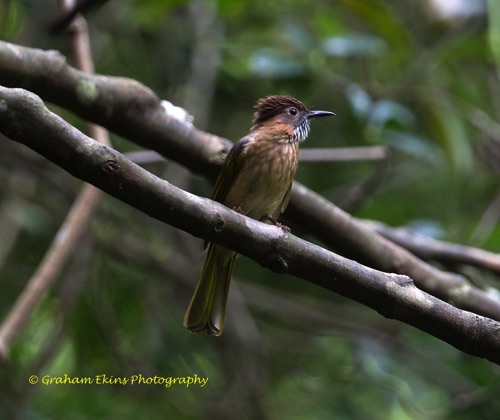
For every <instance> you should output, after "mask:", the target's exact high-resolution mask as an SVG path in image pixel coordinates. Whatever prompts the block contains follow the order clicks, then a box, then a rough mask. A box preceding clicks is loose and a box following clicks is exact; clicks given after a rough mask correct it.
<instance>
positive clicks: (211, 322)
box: [184, 244, 236, 336]
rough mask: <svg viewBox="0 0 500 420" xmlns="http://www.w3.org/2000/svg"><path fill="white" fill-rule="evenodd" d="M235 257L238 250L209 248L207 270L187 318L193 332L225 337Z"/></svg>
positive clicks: (200, 280)
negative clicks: (225, 315) (225, 319)
mask: <svg viewBox="0 0 500 420" xmlns="http://www.w3.org/2000/svg"><path fill="white" fill-rule="evenodd" d="M235 258H236V253H235V252H234V251H231V250H229V249H226V248H223V247H220V246H218V245H214V244H210V245H209V247H208V254H207V259H206V260H205V265H204V267H203V271H202V273H201V276H200V279H199V280H198V284H197V286H196V290H195V291H194V294H193V297H192V298H191V302H190V304H189V306H188V308H187V311H186V315H185V316H184V325H185V326H186V328H187V329H188V330H190V331H191V332H199V333H203V334H207V335H217V336H218V335H221V333H222V330H223V328H224V314H225V312H226V302H227V295H228V292H229V284H230V282H231V275H232V272H233V266H234V260H235Z"/></svg>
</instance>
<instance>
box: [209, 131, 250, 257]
mask: <svg viewBox="0 0 500 420" xmlns="http://www.w3.org/2000/svg"><path fill="white" fill-rule="evenodd" d="M251 141H253V137H251V136H245V137H243V138H242V139H240V140H239V141H238V142H236V143H235V144H234V146H233V147H232V148H231V150H230V151H229V153H228V154H227V156H226V160H225V161H224V165H223V166H222V168H221V170H220V172H219V176H218V177H217V180H216V181H215V187H214V191H213V193H212V200H214V201H217V202H219V203H222V204H224V201H225V200H226V197H227V195H228V193H229V190H230V189H231V187H232V186H233V185H234V182H235V180H236V178H237V177H238V175H239V174H240V172H241V170H242V168H243V164H244V160H245V159H243V153H244V151H245V148H246V146H247V145H248V143H249V142H251ZM209 243H210V242H208V241H206V240H205V241H203V247H202V248H203V250H206V249H207V247H208V244H209Z"/></svg>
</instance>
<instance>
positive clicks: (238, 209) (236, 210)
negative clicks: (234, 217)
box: [233, 206, 244, 214]
mask: <svg viewBox="0 0 500 420" xmlns="http://www.w3.org/2000/svg"><path fill="white" fill-rule="evenodd" d="M233 211H235V212H236V213H239V214H244V213H243V209H242V208H241V207H240V206H235V207H233Z"/></svg>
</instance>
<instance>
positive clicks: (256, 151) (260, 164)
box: [224, 137, 298, 220]
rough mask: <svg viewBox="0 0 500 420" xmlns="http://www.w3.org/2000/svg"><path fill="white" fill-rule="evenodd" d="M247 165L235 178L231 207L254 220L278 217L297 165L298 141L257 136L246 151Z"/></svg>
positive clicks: (228, 203)
mask: <svg viewBox="0 0 500 420" xmlns="http://www.w3.org/2000/svg"><path fill="white" fill-rule="evenodd" d="M244 162H245V163H244V167H243V170H242V171H241V172H240V173H239V175H238V177H237V179H236V180H235V183H234V186H233V188H231V190H232V191H231V194H229V195H228V197H227V198H228V199H229V200H230V201H231V202H227V203H224V204H226V205H227V206H228V207H239V208H240V209H241V210H242V211H243V213H245V214H246V215H248V216H249V217H252V218H254V219H258V220H260V219H263V218H265V217H268V216H271V217H273V218H277V216H278V215H279V213H280V210H281V206H282V203H283V200H284V198H285V195H286V193H287V192H288V189H289V187H290V185H291V183H292V181H293V177H294V176H295V172H296V170H297V166H298V143H296V142H286V141H276V139H275V138H272V137H270V138H268V139H262V138H254V139H253V140H252V141H250V142H249V143H248V145H247V147H246V149H245V152H244Z"/></svg>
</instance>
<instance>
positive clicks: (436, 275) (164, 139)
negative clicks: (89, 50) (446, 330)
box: [0, 42, 500, 320]
mask: <svg viewBox="0 0 500 420" xmlns="http://www.w3.org/2000/svg"><path fill="white" fill-rule="evenodd" d="M0 84H4V85H7V86H14V87H17V86H21V87H24V88H26V89H29V90H31V91H33V92H35V93H37V94H38V95H40V96H41V97H43V99H45V100H48V101H50V102H53V103H55V104H58V105H61V106H63V107H65V108H67V109H69V110H71V111H73V112H75V113H77V114H78V115H80V116H82V117H83V118H86V119H89V120H90V121H93V122H96V123H98V124H100V125H102V126H104V127H106V128H108V129H109V130H111V131H114V132H115V133H117V134H120V135H122V136H123V137H125V138H128V139H130V140H132V141H134V142H136V143H137V144H140V145H142V146H144V147H146V148H149V149H152V150H155V151H157V152H159V153H161V154H162V155H163V156H165V157H167V158H170V159H173V160H175V161H177V162H179V163H181V164H183V165H184V166H186V167H187V168H189V169H190V170H192V171H193V172H195V173H200V174H204V175H207V176H209V177H210V178H212V179H214V178H215V176H216V175H217V171H218V168H219V165H220V164H221V163H222V160H223V158H224V156H225V154H226V153H227V152H228V150H229V148H230V146H231V142H229V141H228V140H225V139H222V138H220V137H217V136H214V135H211V134H208V133H205V132H203V131H200V130H198V129H196V128H195V127H193V126H192V125H190V124H186V123H185V122H184V121H181V120H179V119H178V118H177V117H175V116H174V114H173V113H171V112H170V111H169V112H167V113H165V109H164V108H163V106H162V104H161V101H160V100H159V98H158V97H157V96H156V94H154V93H153V92H152V91H151V90H150V89H148V88H146V87H145V86H144V85H142V84H140V83H139V82H137V81H135V80H132V79H125V78H117V77H105V76H97V75H88V74H85V73H82V72H80V71H78V70H76V69H74V68H72V67H71V66H68V65H67V64H66V61H65V59H64V57H63V56H62V55H60V54H59V53H57V52H54V51H48V52H45V51H41V50H36V49H31V48H26V47H20V46H17V45H14V44H9V43H5V42H0ZM286 216H287V217H289V218H291V219H292V221H293V222H294V223H295V224H297V225H300V226H301V227H302V228H303V229H304V231H306V232H310V233H312V234H314V235H315V236H317V237H318V238H319V239H321V240H322V241H323V242H324V243H326V244H327V245H329V246H331V247H332V248H334V249H336V250H337V251H338V252H339V253H341V254H342V255H345V256H348V257H349V258H353V259H356V260H357V261H360V262H362V263H364V264H367V265H369V266H371V267H373V268H376V269H379V270H382V271H385V272H395V273H404V274H406V275H409V276H410V277H411V278H412V279H413V280H414V281H415V283H416V284H417V285H418V287H420V288H421V289H423V290H425V291H427V292H429V293H431V294H433V295H435V296H437V297H439V298H442V299H444V300H446V301H449V302H453V303H454V304H455V305H457V306H459V307H461V308H464V309H467V310H471V311H473V312H475V313H478V314H482V315H485V316H488V317H490V318H492V319H496V320H500V302H499V301H498V300H497V299H494V298H493V297H492V296H490V295H488V294H487V293H485V292H484V291H482V290H481V289H479V288H477V287H475V286H472V285H471V284H470V283H469V282H468V281H467V279H466V278H465V277H463V276H461V275H458V274H455V273H449V272H444V271H441V270H439V269H437V268H435V267H433V266H431V265H430V264H427V263H426V262H424V261H422V260H420V259H419V258H417V257H415V256H414V255H413V254H411V253H410V252H409V251H407V250H405V249H404V248H402V247H400V246H398V245H396V244H395V243H393V242H391V241H389V240H387V239H385V238H384V237H382V236H381V235H379V234H378V233H376V232H375V231H374V230H373V229H370V228H369V227H367V226H366V225H364V224H363V222H361V221H358V220H356V219H354V218H353V217H351V216H350V215H349V214H347V213H346V212H344V211H342V210H341V209H339V208H338V207H336V206H335V205H333V204H332V203H331V202H329V201H327V200H326V199H324V198H323V197H321V196H319V195H318V194H316V193H314V192H313V191H311V190H309V189H308V188H306V187H304V186H302V185H300V184H299V183H297V182H295V183H294V187H293V189H292V196H291V200H290V204H289V206H288V209H287V212H286Z"/></svg>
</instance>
